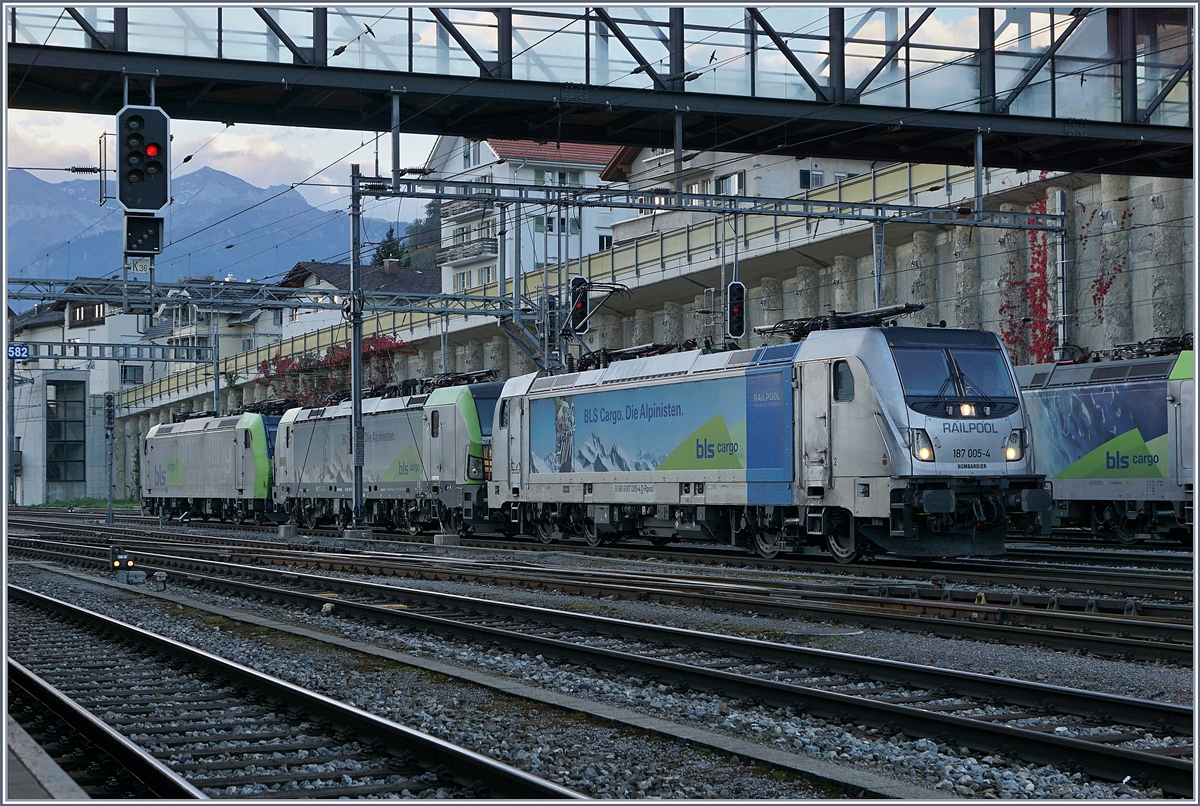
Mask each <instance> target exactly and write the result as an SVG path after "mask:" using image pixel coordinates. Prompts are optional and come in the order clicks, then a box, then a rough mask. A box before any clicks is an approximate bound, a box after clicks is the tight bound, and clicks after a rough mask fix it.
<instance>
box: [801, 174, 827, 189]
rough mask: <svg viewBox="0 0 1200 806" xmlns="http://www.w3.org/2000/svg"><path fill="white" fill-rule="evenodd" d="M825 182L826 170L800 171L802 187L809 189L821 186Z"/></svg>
mask: <svg viewBox="0 0 1200 806" xmlns="http://www.w3.org/2000/svg"><path fill="white" fill-rule="evenodd" d="M824 184H825V172H824V171H801V172H800V187H802V188H804V189H805V190H807V189H808V188H819V187H821V185H824Z"/></svg>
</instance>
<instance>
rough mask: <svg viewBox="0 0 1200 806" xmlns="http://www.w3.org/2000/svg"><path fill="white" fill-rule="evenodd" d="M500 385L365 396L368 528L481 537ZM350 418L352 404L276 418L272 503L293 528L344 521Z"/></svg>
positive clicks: (349, 506) (350, 464)
mask: <svg viewBox="0 0 1200 806" xmlns="http://www.w3.org/2000/svg"><path fill="white" fill-rule="evenodd" d="M501 387H502V384H500V383H489V382H484V383H469V384H465V385H459V386H442V387H440V388H436V389H433V390H432V391H427V392H422V393H420V394H407V395H404V394H400V395H398V396H394V397H368V398H364V399H363V401H362V414H363V506H364V508H365V512H363V513H362V515H363V517H364V519H365V521H366V522H367V523H368V524H372V525H377V526H380V527H383V528H388V529H396V530H405V531H408V532H410V533H413V534H415V533H417V532H418V531H422V530H430V529H438V530H442V531H449V532H465V531H467V530H469V529H477V530H479V529H480V527H482V526H483V524H485V523H487V522H488V521H489V513H488V508H487V502H486V494H487V490H486V488H485V486H484V477H485V473H486V472H488V471H489V470H490V467H489V465H488V461H489V460H488V456H487V448H488V443H489V442H490V437H491V428H492V410H493V408H494V406H495V401H496V398H497V397H498V396H499V393H500V389H501ZM350 415H351V402H350V401H349V400H344V401H342V402H340V403H337V404H335V405H328V406H315V407H299V408H293V409H290V410H289V411H287V412H286V413H285V414H284V415H283V419H282V420H281V421H280V424H279V448H278V451H277V453H276V459H275V489H274V500H275V505H276V506H277V507H278V508H279V509H280V510H282V511H285V512H287V513H289V515H290V516H291V517H292V518H294V519H295V520H296V522H297V523H303V524H305V525H307V526H308V527H310V528H315V527H316V526H318V525H319V524H322V523H333V524H335V525H337V526H338V527H339V528H345V527H346V526H347V525H348V524H349V523H350V520H351V518H352V516H353V495H354V456H353V454H352V453H351V452H350ZM483 530H484V531H490V528H488V529H483Z"/></svg>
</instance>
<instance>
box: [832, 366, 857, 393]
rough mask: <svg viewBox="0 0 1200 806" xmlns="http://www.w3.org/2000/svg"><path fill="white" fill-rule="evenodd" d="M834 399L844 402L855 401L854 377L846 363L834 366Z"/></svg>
mask: <svg viewBox="0 0 1200 806" xmlns="http://www.w3.org/2000/svg"><path fill="white" fill-rule="evenodd" d="M833 399H834V400H840V401H843V402H844V401H848V400H853V399H854V375H853V373H851V372H850V365H849V364H848V363H846V362H845V361H837V362H834V365H833Z"/></svg>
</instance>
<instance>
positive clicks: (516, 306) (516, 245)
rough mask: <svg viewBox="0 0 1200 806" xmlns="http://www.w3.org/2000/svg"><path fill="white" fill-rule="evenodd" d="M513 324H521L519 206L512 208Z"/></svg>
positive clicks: (521, 278)
mask: <svg viewBox="0 0 1200 806" xmlns="http://www.w3.org/2000/svg"><path fill="white" fill-rule="evenodd" d="M512 271H513V289H512V306H513V324H514V325H519V324H520V323H521V286H522V285H523V282H522V280H523V277H522V271H521V205H519V204H518V205H517V206H516V207H514V208H513V270H512Z"/></svg>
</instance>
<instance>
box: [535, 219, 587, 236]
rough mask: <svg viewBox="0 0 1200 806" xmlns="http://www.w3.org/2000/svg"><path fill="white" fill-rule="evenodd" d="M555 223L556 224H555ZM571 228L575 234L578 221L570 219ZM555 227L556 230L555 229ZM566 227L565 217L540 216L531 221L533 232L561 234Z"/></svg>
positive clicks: (577, 229) (577, 228)
mask: <svg viewBox="0 0 1200 806" xmlns="http://www.w3.org/2000/svg"><path fill="white" fill-rule="evenodd" d="M556 221H557V223H556ZM571 226H572V228H573V229H574V231H575V232H579V219H577V218H576V219H572V224H571ZM556 227H557V230H556V229H555V228H556ZM566 227H567V217H566V216H543V215H540V216H538V217H537V218H535V219H534V220H533V231H534V232H549V233H551V234H553V233H554V232H563V231H564V230H565V229H566Z"/></svg>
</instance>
